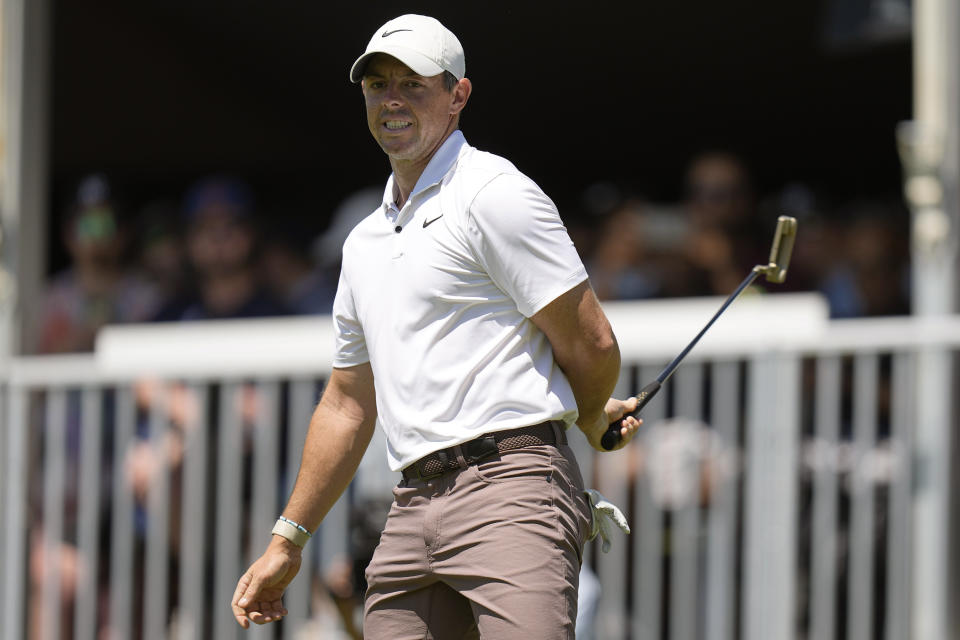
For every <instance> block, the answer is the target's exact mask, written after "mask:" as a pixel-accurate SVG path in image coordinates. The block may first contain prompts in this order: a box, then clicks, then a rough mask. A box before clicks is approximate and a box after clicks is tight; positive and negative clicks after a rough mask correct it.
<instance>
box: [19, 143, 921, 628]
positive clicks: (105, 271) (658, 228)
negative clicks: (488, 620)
mask: <svg viewBox="0 0 960 640" xmlns="http://www.w3.org/2000/svg"><path fill="white" fill-rule="evenodd" d="M683 184H684V191H683V196H682V198H681V199H680V201H679V202H676V203H673V204H669V205H663V204H659V203H652V202H649V201H646V200H645V199H643V198H642V197H637V196H636V195H634V194H632V193H630V192H629V191H628V190H626V189H623V188H620V187H617V186H615V185H612V184H605V183H599V184H595V185H593V186H591V187H589V188H588V189H586V190H585V191H584V193H583V198H582V201H581V202H579V203H578V205H577V208H576V209H575V210H569V209H567V208H566V207H563V206H561V215H562V216H563V217H564V219H565V222H566V224H567V226H568V229H569V231H570V234H571V237H572V238H573V241H574V243H575V244H576V246H577V248H578V250H579V251H580V254H581V256H582V258H583V260H584V262H585V264H586V266H587V270H588V273H589V274H590V278H591V282H592V284H593V287H594V289H595V290H596V292H597V295H598V296H599V297H600V298H601V299H602V300H625V299H649V298H671V297H684V296H727V295H728V294H729V293H730V292H731V291H733V290H734V289H735V288H736V287H737V285H738V284H739V283H740V281H741V280H742V279H743V278H744V277H745V276H746V275H747V273H748V272H749V271H750V269H751V268H752V266H753V265H755V264H757V263H765V262H766V261H767V258H768V253H769V247H770V239H771V237H772V233H773V228H774V226H775V224H776V219H777V216H779V215H781V214H789V215H793V216H795V217H797V218H798V219H799V222H800V235H799V238H798V240H797V243H796V246H795V248H794V254H793V259H792V262H791V264H790V275H789V278H788V279H787V282H786V283H785V284H784V285H780V286H778V287H777V289H776V290H777V291H819V292H821V293H823V294H824V296H825V297H826V299H827V301H828V303H829V307H830V311H831V315H832V316H833V317H838V318H842V317H859V316H875V315H893V314H906V313H909V291H908V285H909V246H908V233H907V226H906V225H907V215H906V212H905V210H904V209H903V207H902V205H901V204H900V203H899V202H896V201H893V202H890V201H883V200H864V201H857V202H851V203H846V204H840V205H837V204H831V205H830V206H826V205H825V204H824V203H823V200H822V198H818V197H817V196H816V195H815V194H814V193H813V192H812V191H811V190H810V189H807V188H805V187H803V186H800V185H791V186H788V187H786V188H783V189H781V190H780V191H778V192H776V193H774V194H758V193H757V192H756V189H755V187H754V183H753V180H752V178H751V173H750V171H749V168H748V167H747V166H746V165H745V164H744V163H743V162H742V161H741V160H740V159H739V158H738V157H736V156H735V155H733V154H730V153H726V152H719V151H711V152H704V153H702V154H699V155H697V156H696V157H694V158H692V159H691V161H690V163H689V165H688V167H687V169H686V171H685V175H684V179H683ZM382 197H383V193H382V188H380V187H369V188H366V189H362V190H360V191H357V192H356V193H354V194H352V195H351V196H350V197H348V198H347V199H345V200H344V201H343V202H341V203H339V204H338V205H337V206H336V208H335V209H334V210H333V211H332V213H331V214H330V215H329V216H325V217H329V221H327V222H326V225H325V230H323V231H322V232H320V233H317V232H315V231H311V230H312V229H315V228H316V225H315V224H313V223H315V222H316V221H315V220H304V219H298V218H297V217H296V216H294V215H277V213H276V211H273V210H272V209H271V207H270V205H269V203H264V202H261V201H258V200H257V198H256V197H255V194H254V193H253V192H252V190H251V188H250V187H249V186H248V185H246V184H245V183H244V182H242V181H240V180H238V179H236V178H232V177H226V176H211V177H205V178H202V179H200V180H199V181H198V182H197V183H196V184H194V185H192V186H191V187H190V188H189V189H188V190H187V191H186V193H185V194H183V195H182V196H181V197H179V198H174V199H172V200H156V201H152V202H149V203H147V204H146V205H144V206H142V207H141V208H139V209H137V210H128V209H127V208H125V205H124V204H123V203H122V202H121V199H120V198H118V197H117V196H116V194H115V189H114V185H111V184H110V182H109V179H108V177H106V176H104V175H100V174H93V175H90V176H87V177H86V178H84V179H82V180H81V181H80V182H79V184H78V185H77V186H76V189H75V191H74V192H73V193H72V194H71V197H70V204H69V206H68V209H67V211H66V212H64V213H65V215H64V223H63V225H62V231H61V235H62V240H63V243H64V246H65V248H66V251H67V254H68V256H69V264H68V265H67V266H66V268H65V269H63V270H62V271H59V272H58V273H55V274H54V275H53V276H52V277H51V279H50V281H49V285H48V287H47V290H46V292H45V294H44V297H43V302H42V316H41V322H40V326H39V330H38V343H37V351H38V352H41V353H62V352H82V351H89V350H92V349H93V348H94V341H95V337H96V333H97V331H98V330H99V329H100V328H101V327H103V326H104V325H105V324H108V323H131V322H176V321H192V320H204V319H225V318H251V317H264V316H278V315H290V314H325V313H329V312H330V311H331V308H332V304H333V297H334V294H335V292H336V285H337V281H338V277H339V262H340V250H341V246H342V243H343V240H344V239H345V238H346V236H347V234H348V233H349V231H350V230H351V229H352V227H353V226H354V225H355V224H356V223H357V222H359V220H360V219H362V218H363V217H364V216H366V215H369V214H370V212H372V211H374V209H375V208H376V207H377V206H379V204H380V202H381V201H382ZM317 215H320V214H317ZM134 391H135V400H136V406H137V416H138V418H137V433H136V437H135V442H134V445H133V446H132V448H131V449H130V451H129V452H127V455H126V457H125V459H124V460H122V461H117V462H116V464H117V468H118V470H119V469H122V473H124V474H125V475H126V476H127V477H128V479H129V481H130V484H131V487H132V488H133V494H134V499H135V503H136V505H137V506H136V508H137V513H138V518H139V519H138V525H137V530H136V532H135V533H136V536H137V540H138V544H139V545H141V547H142V543H143V537H144V535H145V533H144V532H145V528H144V525H143V522H142V519H143V518H144V517H145V513H146V512H145V508H146V506H145V505H146V495H147V493H148V488H149V486H150V485H151V483H152V482H153V480H154V478H155V477H156V474H157V473H161V472H172V473H173V475H174V477H176V476H177V474H178V473H179V469H180V467H181V465H182V444H183V443H182V441H183V437H184V436H183V433H184V431H185V430H186V428H187V425H188V424H189V423H191V419H190V417H189V414H190V412H191V411H192V410H194V411H195V408H194V409H192V407H193V404H192V403H193V398H192V397H191V395H190V392H189V391H188V389H187V388H186V387H184V386H183V385H179V384H174V385H172V386H170V388H168V389H167V390H166V391H165V393H166V394H167V395H168V402H167V411H168V412H169V415H168V416H167V417H168V418H169V420H170V423H171V426H172V429H171V434H172V435H171V437H173V438H174V440H175V441H176V442H175V444H176V446H170V447H167V448H166V449H162V450H161V449H158V448H157V447H156V446H155V443H153V442H152V441H151V440H150V437H149V428H148V422H149V416H150V414H151V407H152V406H153V405H154V404H155V402H156V396H157V394H158V387H157V384H156V382H155V381H149V380H143V381H139V382H138V383H137V384H136V385H135V388H134ZM241 395H242V399H243V402H242V404H243V406H242V407H241V408H240V409H239V412H240V415H241V416H242V422H243V427H242V428H243V431H244V442H245V443H246V444H245V447H249V446H251V445H250V442H249V441H250V434H251V433H252V430H253V427H252V426H251V425H253V424H254V423H255V415H254V414H255V410H254V409H251V407H253V406H255V405H256V402H255V395H256V390H255V388H254V387H253V386H247V387H244V388H243V393H242V394H241ZM77 402H78V398H72V400H71V404H70V406H71V407H73V409H74V410H71V411H70V412H69V414H70V416H72V418H71V426H70V432H71V433H75V432H76V431H77V430H78V429H79V420H78V416H79V410H78V406H79V405H78V404H77ZM75 405H76V406H75ZM666 425H667V423H664V424H663V425H659V426H658V425H657V424H654V425H651V429H650V430H649V431H650V432H649V434H647V436H645V439H644V443H645V447H647V448H649V449H650V451H651V453H650V454H649V455H648V456H646V458H647V459H648V460H649V461H650V463H649V464H648V465H646V466H648V467H649V468H645V469H644V471H643V472H644V473H649V474H651V477H652V478H653V481H652V484H653V487H654V490H655V491H654V493H655V497H657V496H659V498H658V500H659V501H660V502H662V508H664V509H671V508H675V507H674V506H672V505H673V504H674V503H677V504H679V503H681V502H682V501H683V500H682V499H681V498H678V497H677V496H679V495H681V494H683V493H684V491H682V490H681V489H682V487H684V486H686V485H684V483H683V482H682V481H683V479H684V478H691V477H697V474H690V473H688V472H686V471H684V470H683V469H681V468H679V467H676V466H675V465H674V466H671V464H672V463H671V462H670V461H677V460H697V459H700V457H701V456H702V455H704V454H701V453H696V454H695V455H694V454H690V453H689V451H692V450H695V451H698V452H699V451H701V450H703V451H711V452H714V453H711V454H710V455H711V456H712V457H711V458H710V460H713V461H717V460H720V461H723V460H726V458H725V457H724V456H727V455H728V454H730V452H732V451H734V449H735V448H734V447H732V446H731V445H732V443H727V444H726V445H722V446H721V445H720V444H717V442H714V441H715V440H716V435H715V434H713V433H712V432H711V431H710V429H709V428H707V426H706V425H705V424H703V425H701V424H700V423H698V422H696V421H687V422H682V421H681V423H670V427H669V429H667V428H665V427H666ZM708 436H709V438H713V440H711V441H710V442H711V444H709V445H708V444H704V443H706V442H707V440H709V438H708ZM705 438H706V439H705ZM654 451H655V452H657V453H656V454H654V453H652V452H654ZM671 452H672V453H671ZM716 452H720V453H716ZM74 453H75V452H74ZM635 454H636V452H634V454H632V455H635ZM721 454H722V455H721ZM245 455H246V454H245ZM631 464H632V465H633V464H634V462H631ZM640 466H642V465H641V463H639V462H637V463H636V467H637V468H636V470H635V471H636V472H637V473H639V472H640ZM729 466H730V465H729V464H727V463H724V464H719V463H716V464H714V463H711V466H709V468H707V467H704V470H703V471H702V472H701V473H700V475H699V477H700V478H701V481H703V482H706V484H704V486H703V487H701V488H700V489H699V490H698V491H693V493H692V494H691V495H699V496H700V499H701V500H708V498H709V495H710V493H711V483H719V482H721V480H718V479H717V478H721V476H722V475H723V473H721V472H719V471H717V470H718V469H722V468H726V467H729ZM39 467H40V465H39V464H38V465H36V468H39ZM728 475H729V474H728ZM658 479H659V480H658ZM708 479H709V480H710V482H707V480H708ZM721 479H722V478H721ZM677 487H681V489H678V488H677ZM689 489H690V488H689V487H687V490H686V493H690V490H689ZM678 492H679V493H678ZM247 498H248V497H246V496H245V501H246V500H247ZM691 499H692V498H691ZM179 500H180V495H179V490H178V489H177V488H176V487H175V490H173V491H172V494H171V503H172V507H171V509H172V513H174V514H177V513H179V512H180V507H179ZM245 504H246V503H245ZM658 504H659V502H658ZM38 505H39V502H35V504H34V506H35V507H37V506H38ZM384 513H385V507H384V506H382V505H381V506H378V507H373V506H370V505H366V506H361V508H359V509H358V510H357V511H356V512H355V513H352V514H351V518H352V521H353V526H352V530H353V531H354V536H355V537H356V536H358V535H359V536H360V537H361V538H363V536H364V535H365V534H369V535H367V538H369V539H367V538H363V539H362V540H361V541H360V542H357V541H356V540H354V541H352V543H351V551H352V557H350V558H347V559H345V560H344V561H343V562H341V563H339V564H337V565H335V566H334V567H333V568H332V569H331V570H330V571H329V572H328V573H327V574H326V575H324V576H323V584H324V588H325V592H326V593H327V594H328V595H329V596H330V598H329V600H330V601H331V602H332V603H333V605H334V607H335V609H336V611H337V612H338V615H337V616H336V617H337V618H338V619H339V620H340V625H341V628H342V630H343V631H344V634H343V635H342V636H340V637H345V638H354V639H356V638H359V637H361V632H360V631H359V630H358V627H357V626H356V621H355V619H354V618H355V615H356V612H357V611H358V610H359V603H360V602H361V601H362V594H363V572H362V570H363V567H365V565H366V561H367V559H368V558H369V555H370V553H372V549H373V546H374V545H375V543H376V539H377V537H378V535H379V527H380V526H381V524H382V522H381V520H382V517H383V516H384ZM103 517H104V518H107V517H108V514H106V513H104V514H103ZM104 530H106V528H104ZM43 535H44V533H43V523H42V518H41V517H40V514H39V513H38V514H37V518H36V519H35V520H34V526H33V528H32V537H33V539H34V543H33V544H32V549H33V553H32V554H31V574H32V579H31V592H32V593H33V594H34V597H33V598H32V602H33V604H34V605H35V606H34V607H33V608H32V611H31V618H33V622H32V628H33V629H34V630H38V629H41V626H42V621H41V619H40V618H41V615H42V614H41V610H40V608H39V603H40V601H41V600H40V598H39V597H38V594H39V589H40V588H41V585H42V573H43V570H42V567H43V566H44V565H45V564H46V562H48V561H49V559H45V556H44V554H43V545H42V544H40V543H39V542H37V541H39V540H42V538H43ZM175 546H176V545H175V544H174V547H175ZM138 548H140V547H138ZM171 554H172V555H173V556H176V555H177V549H176V548H174V549H172V550H171ZM140 555H142V548H140V551H138V557H140ZM106 556H107V554H106V553H105V552H104V553H103V556H102V558H101V563H103V562H104V561H105V558H106ZM77 558H78V556H77V551H76V549H75V548H74V547H72V546H70V545H68V544H64V545H62V546H61V550H60V552H59V563H58V564H59V565H60V566H61V572H62V573H64V574H65V575H67V576H69V575H71V573H70V572H71V567H73V566H74V565H76V564H77ZM138 566H139V565H138ZM100 573H101V574H103V575H101V577H100V579H99V580H98V582H100V583H101V589H102V590H103V593H101V594H100V596H99V599H100V600H101V601H105V596H104V595H103V594H104V593H106V583H105V582H104V581H105V579H106V578H105V573H104V572H103V570H102V568H101V570H100ZM136 575H137V580H136V583H135V584H136V587H135V589H136V591H137V596H136V600H137V602H140V600H141V599H142V593H141V591H142V588H143V568H142V567H139V568H138V569H137V573H136ZM591 575H592V574H590V572H589V570H587V571H585V574H584V577H583V578H582V579H583V580H584V581H585V584H590V579H591ZM594 581H595V579H594ZM71 584H72V582H71ZM589 591H590V590H589V589H585V590H584V593H587V592H589ZM594 591H595V589H594ZM593 597H594V598H595V597H596V596H595V595H594V596H593ZM63 598H64V602H65V605H64V609H63V613H64V615H65V616H66V615H68V612H69V605H70V603H71V602H72V600H73V594H72V592H67V591H65V592H64V595H63ZM588 600H589V598H588ZM173 603H174V599H171V602H170V604H171V606H172V605H173ZM583 610H584V611H590V610H591V609H590V606H589V603H588V602H585V603H584V604H583ZM137 615H138V616H139V615H142V611H139V609H138V613H137ZM171 615H172V612H171ZM66 624H67V622H66V618H65V621H64V625H66ZM584 624H585V625H589V623H584ZM331 637H332V636H331ZM584 637H587V636H584Z"/></svg>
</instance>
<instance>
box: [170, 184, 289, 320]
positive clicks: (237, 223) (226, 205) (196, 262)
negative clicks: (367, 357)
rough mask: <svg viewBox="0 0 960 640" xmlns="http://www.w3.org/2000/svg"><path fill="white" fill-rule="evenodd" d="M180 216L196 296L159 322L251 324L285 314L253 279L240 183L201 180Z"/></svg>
mask: <svg viewBox="0 0 960 640" xmlns="http://www.w3.org/2000/svg"><path fill="white" fill-rule="evenodd" d="M184 213H185V216H186V227H187V228H186V247H187V258H188V260H189V263H190V268H191V269H192V271H193V275H194V280H195V283H196V292H195V293H194V294H193V296H192V299H190V300H188V301H187V302H186V304H184V305H183V306H182V310H177V309H174V310H167V311H166V312H165V313H164V314H162V315H161V316H160V318H159V319H177V320H205V319H214V318H253V317H262V316H277V315H285V314H286V313H288V310H287V309H286V308H285V307H284V306H283V305H282V304H281V303H280V302H278V301H277V300H276V299H275V298H274V297H273V296H271V295H270V294H269V292H268V291H267V290H266V289H265V288H264V286H263V285H262V284H261V282H260V280H259V278H258V276H257V271H256V268H255V265H256V259H257V249H258V242H257V241H258V238H257V232H256V227H255V224H254V219H253V199H252V196H251V194H250V190H249V188H248V187H247V186H246V185H245V184H244V183H242V182H240V181H238V180H235V179H232V178H224V177H214V178H207V179H205V180H203V181H201V182H200V183H198V184H197V185H195V186H194V187H193V188H192V189H191V190H190V191H189V193H188V194H187V198H186V202H185V206H184Z"/></svg>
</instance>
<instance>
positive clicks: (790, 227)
mask: <svg viewBox="0 0 960 640" xmlns="http://www.w3.org/2000/svg"><path fill="white" fill-rule="evenodd" d="M796 239H797V219H796V218H791V217H790V216H780V217H779V218H777V230H776V231H774V233H773V246H771V247H770V264H768V265H767V266H766V267H763V269H762V270H763V273H764V275H765V276H766V278H767V282H775V283H778V284H779V283H781V282H783V281H784V280H786V279H787V267H788V266H790V254H791V253H793V242H794V240H796Z"/></svg>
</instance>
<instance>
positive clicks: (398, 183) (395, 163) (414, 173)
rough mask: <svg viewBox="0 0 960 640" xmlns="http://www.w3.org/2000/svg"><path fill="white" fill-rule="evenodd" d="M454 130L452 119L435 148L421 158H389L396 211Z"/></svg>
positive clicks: (455, 123) (454, 121)
mask: <svg viewBox="0 0 960 640" xmlns="http://www.w3.org/2000/svg"><path fill="white" fill-rule="evenodd" d="M456 130H457V120H455V119H454V120H451V121H450V127H449V128H448V129H447V132H446V134H445V135H444V136H443V137H442V138H440V142H438V143H437V146H435V147H434V148H433V149H432V150H431V151H430V153H428V154H427V155H426V156H424V157H423V158H418V159H416V160H398V159H395V158H390V168H391V169H393V197H394V202H395V203H396V205H397V208H398V209H399V208H401V207H403V205H404V203H406V201H407V199H408V198H409V197H410V194H411V193H413V188H414V187H416V186H417V181H418V180H419V179H420V176H422V175H423V172H424V170H425V169H426V168H427V165H428V164H430V161H431V160H432V159H433V156H435V155H436V154H437V150H438V149H440V147H442V146H443V143H444V142H446V141H447V140H448V139H449V138H450V135H451V134H452V133H453V132H454V131H456Z"/></svg>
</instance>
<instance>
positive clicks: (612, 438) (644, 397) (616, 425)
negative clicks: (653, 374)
mask: <svg viewBox="0 0 960 640" xmlns="http://www.w3.org/2000/svg"><path fill="white" fill-rule="evenodd" d="M657 391H660V381H659V380H654V381H653V382H651V383H650V384H648V385H647V386H645V387H644V388H643V389H641V390H640V393H638V394H637V400H639V402H637V408H636V409H634V410H633V411H631V412H630V413H628V414H627V416H633V417H637V416H638V415H639V414H640V411H641V410H642V409H643V408H644V407H645V406H647V403H648V402H650V400H651V399H652V398H653V396H655V395H657ZM627 416H624V418H626V417H627ZM622 420H623V418H621V419H620V420H615V421H614V422H611V423H610V426H609V427H608V428H607V431H606V432H605V433H604V434H603V437H602V438H600V446H602V447H603V448H604V449H606V450H607V451H610V450H611V449H613V448H614V447H615V446H617V444H619V442H620V439H621V438H622V437H623V436H621V435H620V429H621V426H622V425H621V422H622Z"/></svg>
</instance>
